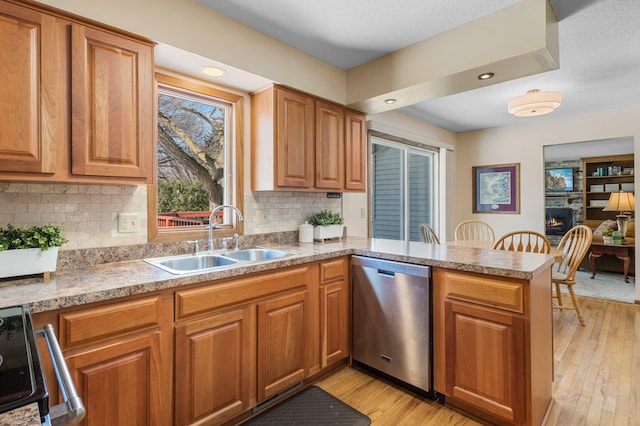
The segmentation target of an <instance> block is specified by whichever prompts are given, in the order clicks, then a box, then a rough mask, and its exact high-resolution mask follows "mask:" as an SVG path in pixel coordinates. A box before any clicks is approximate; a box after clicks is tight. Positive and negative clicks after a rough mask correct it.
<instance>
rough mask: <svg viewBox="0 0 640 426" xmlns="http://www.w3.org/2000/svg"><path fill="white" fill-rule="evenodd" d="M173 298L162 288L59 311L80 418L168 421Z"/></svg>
mask: <svg viewBox="0 0 640 426" xmlns="http://www.w3.org/2000/svg"><path fill="white" fill-rule="evenodd" d="M172 302H173V297H172V295H171V294H165V295H164V296H160V295H157V296H149V297H144V298H142V299H133V300H124V301H118V302H111V303H106V304H100V305H99V306H95V307H88V308H83V309H73V310H71V311H62V312H60V313H59V318H60V325H59V330H60V341H61V348H62V350H63V353H64V356H65V360H66V362H67V366H68V367H69V372H70V373H71V376H72V378H73V381H74V383H75V385H76V388H77V390H78V394H79V396H80V398H81V399H82V401H83V403H84V405H85V408H86V412H87V413H86V416H85V418H84V419H83V421H82V422H81V423H80V424H82V425H105V426H106V425H116V424H135V425H149V426H151V425H169V424H171V410H172V408H171V404H167V401H170V399H171V389H172V378H171V377H172V375H171V372H172V368H173V356H172V354H173V343H172V340H173V339H172V333H171V327H172V318H171V313H172ZM50 380H51V379H50Z"/></svg>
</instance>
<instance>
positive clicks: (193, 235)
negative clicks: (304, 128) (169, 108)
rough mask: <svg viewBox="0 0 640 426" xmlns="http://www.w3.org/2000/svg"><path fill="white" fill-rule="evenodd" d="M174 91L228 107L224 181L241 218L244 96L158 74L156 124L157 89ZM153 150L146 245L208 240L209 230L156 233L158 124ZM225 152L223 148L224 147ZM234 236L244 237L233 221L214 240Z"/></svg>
mask: <svg viewBox="0 0 640 426" xmlns="http://www.w3.org/2000/svg"><path fill="white" fill-rule="evenodd" d="M159 85H163V86H169V87H174V88H176V89H177V90H178V91H187V92H193V93H195V94H196V96H197V95H198V94H199V95H203V96H207V97H213V98H217V99H219V100H220V101H222V102H225V103H228V104H229V105H230V111H231V114H230V117H229V120H231V125H230V126H229V129H230V130H231V132H232V141H231V143H230V147H229V148H230V149H231V152H230V158H231V161H230V164H231V168H232V170H230V171H229V172H226V171H225V173H227V176H226V179H228V181H229V182H232V184H233V188H231V190H230V191H229V195H230V198H231V203H232V204H233V205H234V206H235V207H237V208H238V209H239V210H240V211H241V212H242V213H243V214H244V166H243V165H244V161H243V158H244V150H243V147H244V96H243V95H238V94H235V93H230V92H227V91H224V90H221V89H219V88H216V87H214V86H212V85H209V84H207V82H205V81H195V80H191V79H189V78H187V77H176V76H172V75H168V74H164V73H161V72H156V73H155V86H154V97H155V102H154V106H155V108H154V110H153V114H154V117H155V121H156V123H157V109H158V86H159ZM153 138H154V142H155V143H154V145H153V146H154V150H153V184H151V185H148V186H147V234H148V238H147V239H148V241H149V242H171V241H182V240H200V239H207V238H208V229H207V227H206V226H205V227H203V228H202V229H193V228H192V229H186V230H184V229H166V230H160V229H158V221H157V217H158V155H157V143H158V142H157V139H158V138H157V124H156V125H155V126H154V134H153ZM225 148H226V147H225ZM234 234H238V235H243V234H244V225H243V221H239V220H234V222H233V225H232V226H231V227H224V228H216V231H215V236H216V237H228V236H232V235H234Z"/></svg>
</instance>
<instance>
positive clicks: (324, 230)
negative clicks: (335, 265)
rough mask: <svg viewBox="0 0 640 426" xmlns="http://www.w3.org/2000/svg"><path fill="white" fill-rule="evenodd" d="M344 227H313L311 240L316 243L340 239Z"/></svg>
mask: <svg viewBox="0 0 640 426" xmlns="http://www.w3.org/2000/svg"><path fill="white" fill-rule="evenodd" d="M343 230H344V225H327V226H314V227H313V239H314V240H316V241H324V240H329V239H331V238H342V233H343Z"/></svg>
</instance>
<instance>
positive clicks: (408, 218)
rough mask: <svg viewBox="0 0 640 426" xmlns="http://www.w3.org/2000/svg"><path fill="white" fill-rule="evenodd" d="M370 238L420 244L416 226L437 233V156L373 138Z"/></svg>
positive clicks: (427, 151) (435, 153)
mask: <svg viewBox="0 0 640 426" xmlns="http://www.w3.org/2000/svg"><path fill="white" fill-rule="evenodd" d="M371 142H372V158H371V162H372V170H371V176H372V190H371V193H372V196H371V203H372V214H373V217H372V231H371V234H372V237H373V238H385V239H391V240H403V241H422V238H421V237H420V224H422V223H426V224H428V225H430V226H431V227H433V228H434V229H438V217H437V211H438V210H437V208H436V205H435V203H436V200H437V194H436V192H437V190H436V188H437V187H438V186H437V176H438V171H437V164H438V161H437V156H438V154H437V152H435V151H430V150H427V149H422V148H416V147H413V146H409V145H405V144H401V143H396V142H391V141H388V140H384V139H381V138H379V137H376V136H373V137H372V138H371Z"/></svg>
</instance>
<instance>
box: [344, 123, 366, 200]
mask: <svg viewBox="0 0 640 426" xmlns="http://www.w3.org/2000/svg"><path fill="white" fill-rule="evenodd" d="M345 119H346V136H345V174H346V177H345V183H344V188H345V189H346V190H348V191H354V192H355V191H360V192H364V191H365V190H366V189H367V187H366V185H367V178H366V177H367V170H366V164H367V127H366V116H365V115H364V114H362V113H360V112H356V111H351V110H346V113H345Z"/></svg>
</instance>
